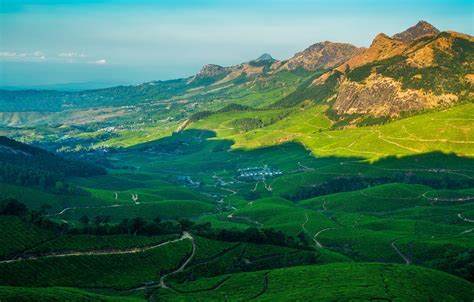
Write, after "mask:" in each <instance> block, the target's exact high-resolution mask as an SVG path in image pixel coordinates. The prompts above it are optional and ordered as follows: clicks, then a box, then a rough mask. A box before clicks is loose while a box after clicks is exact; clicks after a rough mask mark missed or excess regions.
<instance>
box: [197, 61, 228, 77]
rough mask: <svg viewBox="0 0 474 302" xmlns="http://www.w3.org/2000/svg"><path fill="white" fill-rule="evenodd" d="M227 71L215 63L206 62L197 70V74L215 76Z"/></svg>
mask: <svg viewBox="0 0 474 302" xmlns="http://www.w3.org/2000/svg"><path fill="white" fill-rule="evenodd" d="M226 72H227V68H225V67H222V66H219V65H215V64H207V65H204V67H203V68H202V69H201V71H199V73H198V74H197V76H198V77H215V76H219V75H222V74H224V73H226Z"/></svg>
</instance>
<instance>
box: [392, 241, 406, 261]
mask: <svg viewBox="0 0 474 302" xmlns="http://www.w3.org/2000/svg"><path fill="white" fill-rule="evenodd" d="M397 240H398V239H397ZM397 240H394V241H392V243H390V245H391V246H392V248H393V249H394V250H395V252H397V254H398V255H399V256H400V257H402V259H403V261H405V264H406V265H410V264H411V260H410V258H408V257H407V256H405V255H404V254H402V252H400V250H399V249H398V247H397V246H396V245H395V243H396V242H397Z"/></svg>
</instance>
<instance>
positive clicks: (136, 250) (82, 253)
mask: <svg viewBox="0 0 474 302" xmlns="http://www.w3.org/2000/svg"><path fill="white" fill-rule="evenodd" d="M184 239H189V234H188V233H187V232H184V233H183V235H182V236H181V237H180V238H178V239H174V240H168V241H165V242H162V243H159V244H156V245H152V246H146V247H140V248H131V249H119V250H112V251H104V250H94V251H78V252H68V253H62V254H46V255H42V256H31V257H24V258H21V257H20V258H16V259H11V260H2V261H0V263H11V262H17V261H22V260H37V259H43V258H58V257H72V256H92V255H94V256H103V255H121V254H135V253H141V252H145V251H149V250H152V249H156V248H158V247H161V246H164V245H167V244H170V243H174V242H178V241H181V240H184Z"/></svg>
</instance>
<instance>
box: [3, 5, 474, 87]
mask: <svg viewBox="0 0 474 302" xmlns="http://www.w3.org/2000/svg"><path fill="white" fill-rule="evenodd" d="M473 3H474V2H473V1H472V0H467V1H465V0H449V1H440V0H429V1H428V0H410V1H407V0H385V1H380V0H365V1H363V0H357V1H356V0H332V1H320V0H313V1H310V0H238V1H237V0H222V1H217V0H194V1H193V0H187V1H185V0H172V1H168V0H156V1H152V0H113V1H112V0H83V1H74V0H69V1H68V0H56V1H53V0H0V5H1V7H0V86H29V85H46V84H55V83H75V82H104V83H123V84H125V83H139V82H143V81H150V80H157V79H170V78H176V77H183V76H189V75H191V74H193V73H195V72H197V71H198V70H199V69H200V67H201V66H202V65H204V64H206V63H215V64H220V65H232V64H237V63H240V62H243V61H248V60H250V59H253V58H256V57H258V56H259V55H260V54H262V53H265V52H267V53H270V54H272V56H274V57H275V58H277V59H286V58H288V57H290V56H292V55H293V54H294V53H295V52H297V51H300V50H302V49H304V48H305V47H307V46H309V45H310V44H312V43H315V42H319V41H325V40H330V41H337V42H350V43H353V44H355V45H357V46H368V45H369V44H370V42H371V41H372V39H373V37H374V36H375V35H376V34H377V33H379V32H385V33H387V34H390V35H391V34H394V33H396V32H399V31H402V30H404V29H405V28H407V27H409V26H411V25H413V24H415V23H416V22H417V21H418V20H427V21H428V22H430V23H432V24H433V25H435V26H436V27H438V28H439V29H441V30H448V29H450V30H456V31H460V32H464V33H468V34H471V35H472V34H473V32H474V21H473V18H474V16H473V15H474V7H473V5H474V4H473Z"/></svg>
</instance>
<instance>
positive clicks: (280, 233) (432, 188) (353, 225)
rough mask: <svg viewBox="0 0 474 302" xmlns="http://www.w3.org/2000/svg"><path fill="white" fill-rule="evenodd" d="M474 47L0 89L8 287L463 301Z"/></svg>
mask: <svg viewBox="0 0 474 302" xmlns="http://www.w3.org/2000/svg"><path fill="white" fill-rule="evenodd" d="M473 45H474V39H473V38H472V37H471V36H468V35H465V34H461V33H455V32H451V31H439V30H437V29H436V28H434V27H433V26H432V25H430V24H428V23H427V22H419V23H418V24H416V25H415V26H413V27H411V28H409V29H408V30H406V31H404V32H401V33H399V34H395V35H393V36H391V37H389V36H387V35H378V36H376V37H375V39H374V41H373V43H372V45H371V46H370V47H368V48H358V47H355V46H352V45H350V44H345V43H332V42H321V43H316V44H314V45H312V46H310V47H309V48H307V49H305V50H304V51H302V52H299V53H297V54H296V55H295V56H294V57H292V58H290V59H288V60H285V61H278V60H275V59H273V58H272V57H271V56H270V55H268V54H265V55H262V56H261V57H259V58H257V59H255V60H251V61H249V62H246V63H242V64H239V65H235V66H230V67H222V66H218V65H213V64H210V65H206V66H204V67H203V69H202V70H201V72H199V73H198V74H196V75H195V76H192V77H188V78H184V79H176V80H170V81H155V82H149V83H144V84H140V85H134V86H119V87H112V88H105V89H97V90H87V91H79V92H59V91H40V90H24V91H7V90H0V109H1V110H0V111H1V112H0V135H2V137H1V139H0V202H1V207H0V214H1V215H0V225H1V228H0V230H1V231H0V238H1V242H2V244H1V247H0V300H1V301H15V299H16V298H17V297H22V299H24V300H25V301H39V300H45V301H48V299H53V298H54V299H56V300H57V301H65V300H70V301H89V300H97V301H144V300H148V301H223V300H225V301H227V300H228V301H244V300H257V301H280V300H295V301H302V300H318V301H333V300H338V301H347V300H384V301H416V300H418V301H470V300H472V297H473V296H474V285H473V282H474V240H473V239H474V231H473V230H474V229H473V227H474V226H473V223H474V204H473V202H474V103H473V100H474V99H473V93H474V92H473V91H474V90H473V87H472V81H470V80H469V79H470V76H472V74H474V46H473ZM427 54H428V55H427ZM54 299H53V300H54Z"/></svg>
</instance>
